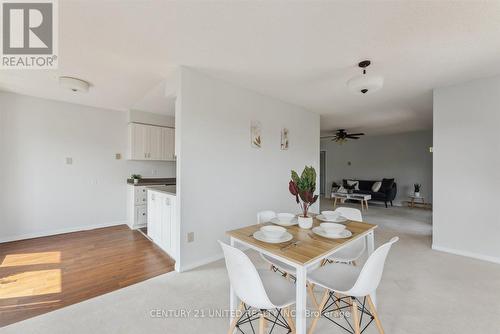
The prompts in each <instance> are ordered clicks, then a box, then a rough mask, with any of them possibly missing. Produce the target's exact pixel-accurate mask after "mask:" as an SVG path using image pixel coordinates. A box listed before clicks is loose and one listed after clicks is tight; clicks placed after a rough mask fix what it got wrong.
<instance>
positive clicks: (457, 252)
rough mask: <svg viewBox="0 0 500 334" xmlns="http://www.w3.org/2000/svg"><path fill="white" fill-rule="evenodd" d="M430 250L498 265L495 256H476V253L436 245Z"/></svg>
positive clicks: (499, 261) (498, 260)
mask: <svg viewBox="0 0 500 334" xmlns="http://www.w3.org/2000/svg"><path fill="white" fill-rule="evenodd" d="M432 249H434V250H437V251H440V252H445V253H450V254H455V255H460V256H465V257H470V258H473V259H477V260H482V261H487V262H493V263H497V264H500V258H499V257H495V256H489V255H483V254H478V253H474V252H467V251H462V250H458V249H453V248H448V247H441V246H436V245H432Z"/></svg>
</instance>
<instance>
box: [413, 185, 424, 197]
mask: <svg viewBox="0 0 500 334" xmlns="http://www.w3.org/2000/svg"><path fill="white" fill-rule="evenodd" d="M421 187H422V185H421V184H420V183H415V184H414V185H413V188H414V190H415V191H414V193H415V197H420V188H421Z"/></svg>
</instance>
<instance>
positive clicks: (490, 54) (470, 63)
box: [0, 0, 500, 134]
mask: <svg viewBox="0 0 500 334" xmlns="http://www.w3.org/2000/svg"><path fill="white" fill-rule="evenodd" d="M59 7H60V28H59V33H60V42H59V45H60V50H59V64H60V65H59V69H58V70H56V71H41V70H37V71H14V70H10V71H0V89H2V90H7V91H13V92H18V93H22V94H28V95H34V96H40V97H45V98H51V99H57V100H63V101H70V102H75V103H81V104H86V105H92V106H98V107H103V108H109V109H118V110H128V109H130V108H138V106H139V107H141V106H142V107H141V108H144V109H150V111H155V112H165V113H167V112H168V110H165V111H164V109H168V105H171V101H170V102H168V101H167V102H165V101H163V100H161V99H158V94H157V92H158V91H159V90H158V87H159V86H161V85H162V81H163V80H164V79H165V78H167V77H168V76H169V73H171V72H172V68H173V67H175V66H177V65H186V66H190V67H193V68H197V69H200V70H202V71H204V72H206V73H208V74H211V75H213V76H214V77H218V78H221V79H224V80H227V81H231V82H234V83H237V84H239V85H242V86H244V87H248V88H250V89H253V90H256V91H258V92H261V93H264V94H267V95H270V96H274V97H277V98H279V99H281V100H284V101H288V102H291V103H295V104H298V105H302V106H304V107H306V108H307V109H309V110H311V111H314V112H317V113H320V114H321V115H322V117H321V119H322V122H321V123H322V125H321V127H322V130H323V131H327V130H333V129H337V128H347V129H349V130H354V131H357V130H362V131H364V132H366V133H368V134H377V133H389V132H401V131H409V130H417V129H425V128H430V127H431V125H432V88H434V87H439V86H444V85H450V84H454V83H458V82H462V81H467V80H471V79H474V78H479V77H484V76H490V75H494V74H498V73H500V61H499V56H500V38H499V36H500V2H498V1H488V2H478V1H475V2H473V1H463V2H452V1H432V2H430V1H393V2H390V1H366V2H361V1H352V0H351V1H331V2H327V1H294V2H291V1H267V2H266V1H248V2H234V1H223V2H222V1H219V2H213V1H201V2H193V1H160V0H157V1H131V0H129V1H124V0H121V1H102V0H101V1H98V0H72V1H59ZM365 58H369V59H371V60H372V61H373V65H372V66H371V68H370V71H372V72H373V73H375V72H376V73H378V74H381V75H383V76H384V77H385V86H384V88H383V89H382V90H381V91H379V92H377V93H374V94H373V95H366V96H360V95H354V94H352V93H351V92H349V90H348V89H347V87H346V85H345V82H346V81H347V80H348V79H349V78H350V77H352V76H354V75H356V74H358V73H359V71H358V70H357V69H356V63H357V62H358V61H360V60H363V59H365ZM59 75H69V76H76V77H80V78H83V79H85V80H88V81H90V82H91V83H92V85H93V87H92V88H91V91H90V92H89V93H88V94H85V95H74V94H73V93H70V92H66V91H63V90H62V89H61V88H60V87H58V85H57V77H58V76H59ZM154 92H156V93H154ZM154 101H156V102H154ZM161 103H165V105H162V104H161Z"/></svg>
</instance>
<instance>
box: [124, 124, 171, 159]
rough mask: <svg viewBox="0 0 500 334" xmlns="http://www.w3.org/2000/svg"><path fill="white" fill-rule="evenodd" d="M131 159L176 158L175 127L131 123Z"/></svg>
mask: <svg viewBox="0 0 500 334" xmlns="http://www.w3.org/2000/svg"><path fill="white" fill-rule="evenodd" d="M128 133H129V154H128V158H129V159H130V160H157V161H174V160H175V129H173V128H169V127H163V126H156V125H146V124H140V123H129V131H128Z"/></svg>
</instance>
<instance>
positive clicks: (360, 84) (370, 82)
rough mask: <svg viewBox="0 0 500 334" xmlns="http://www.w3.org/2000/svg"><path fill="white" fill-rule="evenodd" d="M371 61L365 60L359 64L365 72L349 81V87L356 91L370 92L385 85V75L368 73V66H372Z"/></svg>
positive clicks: (361, 92)
mask: <svg viewBox="0 0 500 334" xmlns="http://www.w3.org/2000/svg"><path fill="white" fill-rule="evenodd" d="M370 64H371V61H369V60H363V61H362V62H360V63H359V64H358V66H359V67H360V68H361V69H362V70H363V74H360V75H357V76H355V77H354V78H351V79H350V80H349V81H347V86H348V87H349V89H350V90H351V91H353V92H355V93H360V94H369V93H373V92H376V91H377V90H379V89H381V88H382V86H384V77H382V76H380V75H368V74H366V68H367V67H368V66H370Z"/></svg>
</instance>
